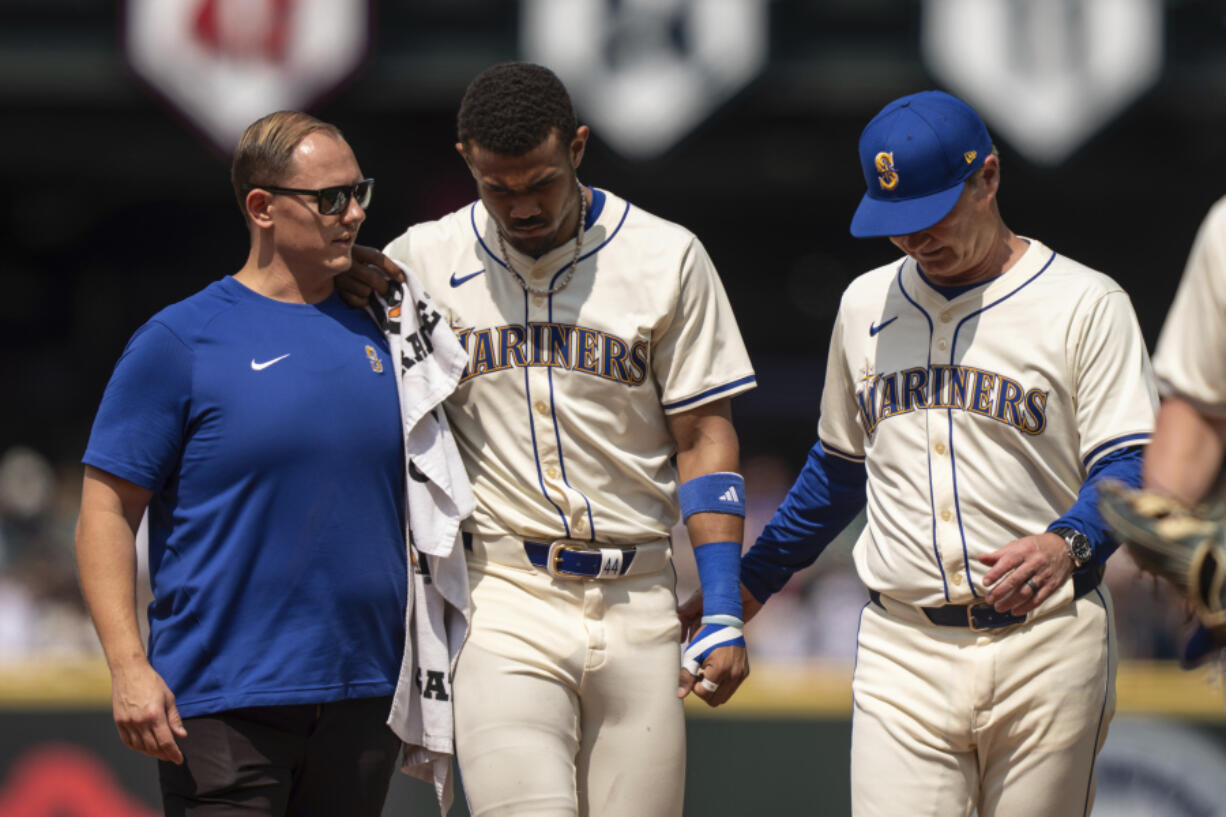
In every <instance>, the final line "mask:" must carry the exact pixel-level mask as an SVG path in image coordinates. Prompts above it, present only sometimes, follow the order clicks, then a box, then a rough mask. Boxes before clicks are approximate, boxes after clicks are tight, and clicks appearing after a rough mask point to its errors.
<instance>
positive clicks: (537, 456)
mask: <svg viewBox="0 0 1226 817" xmlns="http://www.w3.org/2000/svg"><path fill="white" fill-rule="evenodd" d="M494 260H497V259H494ZM527 329H528V291H527V290H524V330H525V331H527ZM530 370H531V367H530V366H525V367H524V397H525V398H526V399H527V401H528V431H529V433H530V434H531V435H532V458H533V459H534V460H535V461H536V481H537V482H538V483H539V484H540V486H541V494H542V495H544V497H545V499H546V500H548V502H549V504H550V505H552V506H553V509H554V510H555V511H557V512H558V517H559V518H561V520H562V529H563V530H564V531H565V535H566V537H567V538H570V523H569V522H568V521H567V519H566V514H565V513H563V512H562V508H561V507H560V506H559V505H558V503H556V502H554V501H553V497H551V496H550V495H549V491H548V489H546V488H545V475H544V474H542V473H541V452H540V449H539V448H538V447H537V444H536V425H535V422H536V421H535V420H533V419H532V387H531V386H530V385H529V382H528V372H529V371H530ZM549 401H550V403H551V404H552V402H553V384H552V382H551V383H550V394H549ZM557 422H558V421H557V417H555V418H554V429H555V430H556V429H557ZM561 457H562V451H561V449H558V458H559V459H561Z"/></svg>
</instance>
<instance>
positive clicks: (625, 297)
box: [384, 190, 754, 544]
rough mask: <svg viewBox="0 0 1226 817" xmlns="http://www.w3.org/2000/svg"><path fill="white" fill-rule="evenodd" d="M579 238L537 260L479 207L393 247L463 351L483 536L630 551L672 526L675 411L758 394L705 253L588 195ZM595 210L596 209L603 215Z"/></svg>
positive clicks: (646, 217)
mask: <svg viewBox="0 0 1226 817" xmlns="http://www.w3.org/2000/svg"><path fill="white" fill-rule="evenodd" d="M592 192H593V204H592V208H591V210H592V213H590V214H589V218H590V221H591V223H590V225H588V226H587V228H586V230H585V231H584V233H583V237H582V249H581V253H580V256H579V261H578V265H577V268H576V270H575V273H574V277H573V278H572V279H571V280H570V282H569V284H567V285H566V286H565V287H563V288H562V289H561V290H559V291H558V292H556V293H554V294H551V295H550V294H533V293H531V292H528V291H527V290H526V289H525V288H524V287H523V286H521V285H520V283H519V282H518V281H517V280H516V278H515V276H514V275H512V274H511V272H510V271H509V270H508V268H507V265H508V263H509V264H510V265H511V266H512V267H513V268H514V269H515V270H516V271H518V272H519V273H520V275H522V276H523V277H524V279H525V280H526V281H527V282H529V283H530V284H531V285H532V286H534V287H536V288H538V289H548V288H550V287H552V286H554V285H556V283H557V282H558V281H559V280H561V276H563V275H565V274H566V270H567V268H568V266H569V265H570V263H571V259H572V258H573V257H574V254H575V239H572V240H571V241H569V242H567V243H565V244H563V245H562V246H560V247H557V248H555V249H554V250H551V251H550V252H549V253H547V254H545V255H544V256H542V257H541V258H539V259H534V258H531V257H529V256H526V255H524V254H522V253H519V252H517V251H516V250H514V249H513V248H511V247H510V246H509V245H508V248H507V251H508V253H509V258H505V257H503V255H502V250H501V248H500V247H499V242H498V236H497V228H496V226H495V222H494V220H493V219H492V218H491V216H490V215H489V213H488V212H487V211H486V209H485V208H484V206H483V205H482V204H481V202H480V201H476V202H473V203H472V204H470V205H468V206H466V207H464V208H462V209H460V210H457V211H456V212H454V213H451V214H450V215H447V216H445V217H443V218H442V219H439V220H438V221H433V222H429V223H424V224H418V225H414V226H413V227H410V228H409V230H408V231H407V232H405V233H404V234H403V235H401V236H400V237H399V238H397V239H396V240H395V241H393V242H391V243H390V244H389V245H388V246H387V248H386V249H385V250H384V252H385V253H386V254H387V255H389V256H390V257H392V258H394V259H396V260H397V261H400V262H402V263H404V264H405V265H407V266H408V267H409V268H411V269H412V270H413V272H414V273H416V274H417V276H418V277H419V278H420V280H421V281H422V283H423V284H424V285H425V287H426V289H427V290H428V291H429V292H430V293H431V295H432V296H433V298H434V300H435V303H436V305H437V306H438V307H439V309H440V310H441V311H442V313H443V314H444V316H445V317H446V318H447V320H449V321H450V322H451V325H452V327H453V328H454V330H455V331H456V333H457V336H458V337H459V339H460V342H461V343H462V344H464V347H465V349H466V350H467V352H468V356H469V363H468V366H467V368H466V369H465V371H464V373H463V376H462V379H461V381H460V385H459V387H458V388H457V389H456V392H455V393H454V394H453V395H452V396H451V397H450V398H448V400H447V402H446V404H445V405H446V410H447V417H448V420H450V422H451V426H452V428H453V430H454V432H455V435H456V439H457V441H458V443H459V447H460V452H461V454H462V455H463V457H464V462H465V465H466V467H467V469H468V475H469V478H470V480H471V482H472V485H473V493H474V495H475V497H476V502H477V508H476V512H475V513H474V514H473V516H472V518H471V519H470V520H469V521H467V522H466V523H465V527H466V529H467V530H469V531H471V532H475V533H477V534H481V535H506V534H512V535H515V536H520V537H524V538H534V539H544V540H547V541H548V540H550V539H554V538H561V537H565V538H575V539H581V540H588V541H593V542H601V543H613V544H630V543H635V542H643V541H647V540H651V539H657V538H661V537H664V536H667V535H668V532H669V530H670V529H671V527H672V526H673V524H675V522H676V520H677V511H678V506H677V499H676V482H677V473H676V469H675V468H674V466H673V465H672V463H671V462H670V457H671V456H672V455H673V454H674V453H675V450H676V446H675V443H674V440H673V436H672V434H671V432H670V431H669V427H668V422H667V415H669V414H672V413H676V412H679V411H685V410H687V409H690V408H694V407H697V406H700V405H702V404H704V403H707V402H710V401H712V400H716V399H719V398H723V397H729V396H732V395H735V394H738V393H740V392H743V391H745V390H747V389H750V388H752V387H753V385H754V374H753V368H752V366H751V365H750V362H749V357H748V354H747V353H746V351H745V346H744V343H743V342H742V340H741V336H740V332H739V330H738V328H737V325H736V320H735V318H734V316H733V314H732V309H731V307H730V306H729V304H728V299H727V296H726V295H725V293H724V289H723V286H722V284H721V283H720V280H719V277H718V275H717V274H716V271H715V267H714V265H713V264H712V263H711V260H710V258H709V257H708V255H707V252H706V250H705V249H704V248H703V246H702V244H701V243H699V241H698V239H697V238H695V236H694V235H693V234H692V233H690V232H689V231H688V230H686V229H684V228H683V227H680V226H678V225H676V224H673V223H670V222H668V221H665V220H663V219H661V218H658V217H656V216H653V215H651V214H650V213H647V212H644V211H643V210H641V209H639V208H637V207H635V206H633V205H631V204H630V203H629V202H627V201H625V200H623V199H620V198H618V197H617V196H615V195H613V194H612V193H608V192H607V191H602V190H593V191H592ZM593 214H594V215H593Z"/></svg>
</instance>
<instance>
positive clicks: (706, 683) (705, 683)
mask: <svg viewBox="0 0 1226 817" xmlns="http://www.w3.org/2000/svg"><path fill="white" fill-rule="evenodd" d="M698 683H700V684H702V688H703V689H705V690H706V691H707V692H714V691H715V690H717V689H719V684H717V683H716V682H715V681H712V680H711V679H710V678H699V679H698Z"/></svg>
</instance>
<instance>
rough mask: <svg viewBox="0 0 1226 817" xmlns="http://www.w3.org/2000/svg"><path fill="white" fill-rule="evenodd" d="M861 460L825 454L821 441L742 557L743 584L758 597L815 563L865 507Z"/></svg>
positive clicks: (770, 591)
mask: <svg viewBox="0 0 1226 817" xmlns="http://www.w3.org/2000/svg"><path fill="white" fill-rule="evenodd" d="M865 481H866V473H865V468H864V463H860V462H850V461H848V460H845V459H843V458H841V457H836V456H833V455H831V454H828V453H826V451H825V450H824V449H823V448H822V444H821V441H820V440H819V441H818V442H817V444H815V445H814V446H813V448H812V449H811V450H810V451H809V456H808V459H807V460H806V461H805V466H804V468H803V469H802V470H801V472H800V476H799V477H797V478H796V482H795V483H794V484H793V485H792V488H791V490H790V491H788V495H787V497H786V498H785V499H784V500H783V504H782V505H780V506H779V509H778V510H776V511H775V515H774V516H773V517H771V521H770V522H769V523H767V525H766V527H765V528H764V529H763V530H762V535H761V536H759V537H758V540H757V541H756V542H755V543H754V546H753V547H752V548H750V549H749V552H748V553H746V554H745V555H744V556H743V557H741V583H742V584H744V585H745V588H746V589H747V590H749V592H750V593H752V594H753V597H754V598H755V599H757V600H758V601H761V602H765V601H766V600H767V599H768V598H770V596H771V594H773V593H776V592H778V591H779V590H780V589H782V588H783V586H784V585H785V584H787V581H788V579H790V578H791V577H792V574H793V573H795V572H796V571H798V570H801V569H803V568H805V567H808V566H809V565H811V564H813V562H814V561H816V560H817V557H818V556H820V555H821V553H822V551H823V550H825V549H826V545H828V544H830V542H831V540H833V539H834V537H836V536H838V535H839V533H841V532H842V530H843V529H844V528H846V527H847V525H848V523H850V522H851V520H852V519H854V518H855V516H856V514H858V513H859V512H860V509H861V508H863V507H864V504H865V501H866V495H865Z"/></svg>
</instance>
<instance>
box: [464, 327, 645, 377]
mask: <svg viewBox="0 0 1226 817" xmlns="http://www.w3.org/2000/svg"><path fill="white" fill-rule="evenodd" d="M456 337H457V338H459V340H460V343H461V344H462V345H463V346H464V348H465V350H467V351H468V354H469V362H468V365H467V366H466V367H465V368H464V373H463V375H462V376H461V378H460V382H461V383H463V382H464V381H466V380H469V379H471V378H474V377H479V376H481V375H483V374H489V373H490V372H498V371H503V370H505V369H509V368H511V367H513V366H514V367H518V368H523V367H525V366H538V367H539V366H548V367H554V368H562V369H567V370H569V371H575V372H585V373H587V374H592V375H596V376H598V377H603V378H604V379H606V380H613V381H616V382H619V383H625V384H627V385H630V386H637V385H639V384H641V383H642V382H643V381H644V380H645V379H646V377H647V372H648V368H649V366H648V360H649V359H650V354H649V347H648V343H647V341H646V340H637V341H627V340H623V339H622V338H619V337H617V336H616V335H613V334H610V333H609V332H602V331H600V330H599V329H590V328H588V327H586V326H575V325H572V324H565V323H529V324H528V325H527V327H526V328H525V327H524V326H523V325H520V324H511V325H509V326H499V327H497V328H494V329H461V330H459V331H457V333H456Z"/></svg>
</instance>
